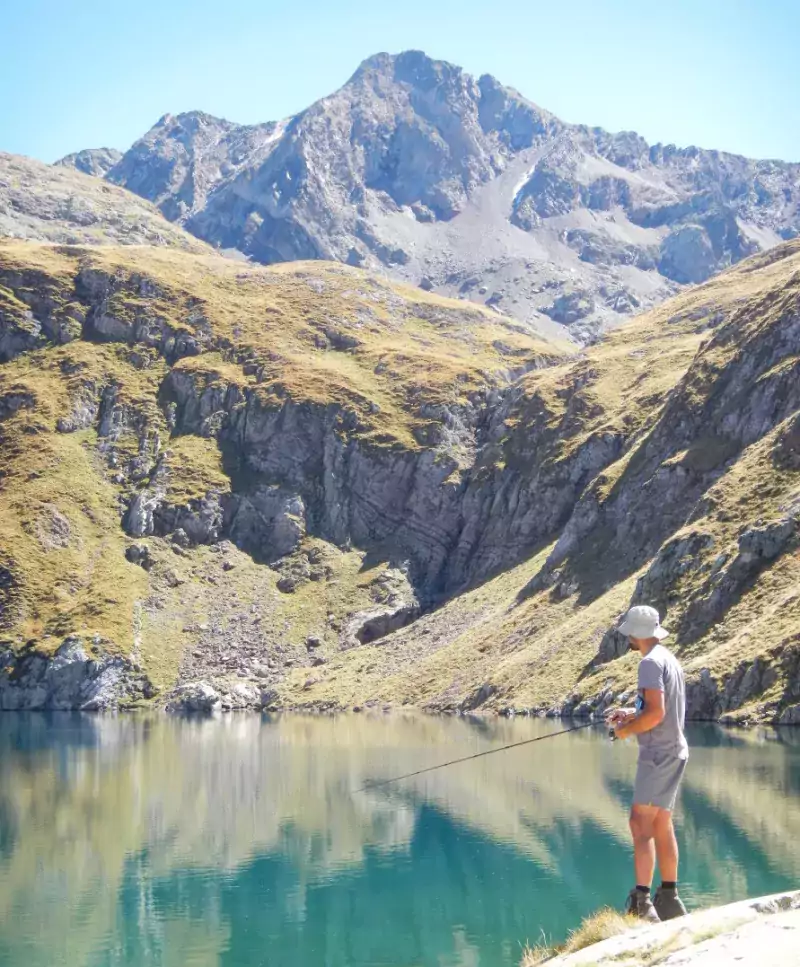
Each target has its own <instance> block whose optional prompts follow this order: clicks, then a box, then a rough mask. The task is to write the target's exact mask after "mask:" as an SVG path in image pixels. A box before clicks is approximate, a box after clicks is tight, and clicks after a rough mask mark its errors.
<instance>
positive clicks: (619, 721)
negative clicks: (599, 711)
mask: <svg viewBox="0 0 800 967" xmlns="http://www.w3.org/2000/svg"><path fill="white" fill-rule="evenodd" d="M635 718H636V709H635V708H612V709H609V711H608V712H606V722H607V724H608V725H610V726H611V727H612V728H613V729H615V730H616V729H619V728H621V727H622V726H623V725H625V723H626V722H630V721H631V720H632V719H635Z"/></svg>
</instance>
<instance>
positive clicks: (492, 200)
mask: <svg viewBox="0 0 800 967" xmlns="http://www.w3.org/2000/svg"><path fill="white" fill-rule="evenodd" d="M92 164H94V161H92ZM104 164H105V162H104ZM103 166H104V165H103ZM84 170H86V169H85V167H84ZM106 178H107V179H108V180H110V181H112V182H114V183H116V184H119V185H123V186H125V187H127V188H129V189H130V190H131V191H134V192H137V193H138V194H140V195H142V196H143V197H145V198H147V199H149V200H150V201H152V202H153V203H155V204H156V205H158V207H159V208H160V209H161V211H162V212H163V213H164V214H165V215H166V217H167V218H169V219H171V220H173V221H177V222H179V223H180V224H182V225H183V226H185V227H186V228H187V229H188V230H189V231H190V232H193V233H194V234H195V235H197V236H199V237H200V238H202V239H205V240H206V241H208V242H210V243H211V244H213V245H215V246H218V247H221V248H222V249H234V250H238V251H239V252H243V253H245V254H246V255H247V256H249V257H250V258H252V259H254V260H255V261H258V262H264V263H274V262H278V261H288V260H293V259H336V260H338V261H341V262H346V263H349V264H351V265H357V266H362V267H364V268H366V269H369V270H371V271H379V272H382V273H386V274H388V275H389V276H391V277H393V278H397V279H400V280H403V281H406V282H410V283H412V284H415V285H422V286H423V287H425V288H428V289H432V290H435V291H436V292H437V293H439V294H443V295H448V296H453V297H456V298H463V299H468V300H471V301H475V302H480V303H485V304H486V305H488V306H490V307H492V308H494V309H495V310H496V311H498V312H502V313H505V314H508V315H509V316H512V317H515V318H520V319H524V320H529V321H532V320H538V323H539V324H540V325H543V324H547V323H552V326H553V327H554V330H553V331H557V329H558V328H560V327H566V330H567V331H568V332H569V333H570V334H571V335H572V336H574V337H575V338H577V339H578V340H579V341H586V340H587V339H591V338H592V337H593V335H594V334H596V333H597V332H598V331H600V330H602V329H604V328H607V327H608V326H611V325H615V324H617V323H619V322H621V321H624V320H625V319H626V318H627V317H628V316H629V315H631V314H635V313H636V312H637V311H638V310H640V309H642V308H646V307H648V306H651V305H654V304H656V303H658V302H660V301H661V300H663V299H664V298H666V297H667V296H669V295H670V294H672V293H674V292H675V291H677V289H678V287H679V286H680V285H682V284H685V283H695V282H701V281H703V280H705V279H707V278H709V277H710V276H712V275H713V274H715V273H717V272H719V271H720V270H722V269H724V268H725V267H727V266H729V265H731V264H734V263H736V262H738V261H740V260H741V259H742V258H745V257H746V256H748V255H751V254H753V253H755V252H757V251H759V250H763V249H766V248H769V247H771V246H773V245H775V244H777V243H778V242H780V241H781V240H782V239H788V238H791V237H793V236H794V235H796V234H797V232H798V231H800V213H799V212H798V203H799V202H800V194H799V193H798V183H799V179H800V166H798V165H797V164H785V163H783V162H779V161H754V160H750V159H747V158H743V157H740V156H737V155H732V154H728V153H725V152H720V151H713V150H706V149H702V148H697V147H689V148H676V147H675V146H674V145H663V144H655V145H649V144H647V143H646V142H645V141H644V140H643V139H642V138H641V137H639V136H638V135H637V134H635V133H632V132H622V133H618V134H609V133H608V132H606V131H603V130H602V129H600V128H593V127H586V126H583V125H571V124H566V123H564V122H563V121H561V120H559V119H558V118H556V117H554V116H553V115H552V114H550V113H549V112H547V111H546V110H544V109H542V108H540V107H538V106H537V105H535V104H533V103H532V102H530V101H528V100H526V99H525V98H524V97H523V96H521V95H520V94H519V93H517V92H516V91H514V90H512V89H510V88H508V87H505V86H503V85H502V84H501V83H500V82H499V81H498V80H496V79H495V78H493V77H490V76H488V75H484V76H482V77H480V78H474V77H472V76H470V75H469V74H466V73H465V72H464V71H462V70H461V69H460V68H458V67H455V66H453V65H452V64H448V63H446V62H443V61H435V60H432V59H430V58H429V57H427V56H425V55H424V54H423V53H421V52H418V51H407V52H405V53H402V54H399V55H397V56H390V55H388V54H378V55H376V56H375V57H371V58H369V59H368V60H366V61H365V62H364V63H363V64H362V65H361V66H360V67H359V69H358V70H357V71H356V73H355V74H354V75H353V77H352V78H351V79H350V80H349V81H348V82H347V83H346V84H345V85H344V86H343V87H342V88H341V89H340V90H339V91H336V92H335V93H334V94H332V95H330V96H329V97H326V98H323V99H322V100H321V101H318V102H317V103H316V104H313V105H312V106H311V107H309V108H308V109H307V110H305V111H303V112H302V113H300V114H298V115H297V116H295V117H292V118H288V119H285V120H282V121H280V122H270V123H266V124H260V125H252V126H247V125H236V124H232V123H231V122H228V121H225V120H221V119H219V118H214V117H211V116H209V115H207V114H203V113H201V112H190V113H187V114H181V115H178V116H173V115H169V114H167V115H165V116H164V117H163V118H161V119H160V120H159V121H158V123H157V124H156V125H155V126H154V127H153V128H152V129H151V130H150V131H149V132H148V133H147V134H146V135H145V136H144V137H143V138H142V139H141V140H139V141H138V142H137V143H136V144H134V145H133V147H132V148H131V149H130V150H129V151H127V152H126V153H125V155H124V156H123V157H122V158H121V159H120V160H119V161H118V162H117V163H116V164H115V165H114V166H113V167H112V168H111V169H110V170H108V171H107V172H106Z"/></svg>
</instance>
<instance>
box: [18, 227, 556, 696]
mask: <svg viewBox="0 0 800 967" xmlns="http://www.w3.org/2000/svg"><path fill="white" fill-rule="evenodd" d="M81 272H84V273H85V272H90V273H92V274H93V275H94V276H98V275H99V276H101V277H102V278H104V279H111V280H113V286H112V288H111V294H110V295H109V296H108V298H106V300H105V302H104V311H105V313H106V314H107V315H109V316H113V318H114V319H116V320H117V321H118V322H120V323H121V324H129V323H133V322H135V321H136V320H141V319H142V318H146V319H148V320H151V321H153V324H154V325H158V326H165V327H168V328H169V330H170V331H172V332H173V333H176V334H180V333H186V334H189V335H192V336H193V337H196V338H197V339H198V342H199V344H200V347H201V349H205V350H206V351H204V352H201V354H200V355H197V356H191V357H187V358H184V359H182V360H180V361H179V362H177V363H176V364H175V366H176V368H177V369H184V370H193V371H195V372H196V373H197V374H198V376H199V377H200V378H202V379H203V380H205V381H206V382H209V383H215V382H219V383H220V384H224V385H236V386H240V387H247V388H249V389H251V390H253V391H255V392H257V393H258V394H259V395H261V396H262V397H263V398H264V400H265V401H267V402H269V403H272V404H274V405H280V402H281V401H282V400H284V399H286V398H287V397H288V398H292V399H295V400H299V401H304V400H310V401H313V402H316V403H321V404H324V405H336V406H338V407H340V408H341V409H342V410H344V411H345V412H351V413H353V414H354V415H355V419H354V425H355V429H354V430H353V433H354V434H356V435H359V436H361V437H362V438H364V439H367V440H371V441H372V443H373V444H374V445H375V446H378V447H381V446H385V447H390V448H393V447H403V448H419V446H420V444H419V443H418V442H417V441H418V438H419V437H420V436H421V435H423V434H424V431H425V429H426V428H427V427H428V426H429V425H430V423H431V422H432V418H431V417H430V416H423V415H422V414H421V412H420V411H421V408H422V406H423V405H424V404H426V403H427V404H434V405H435V404H437V403H441V402H446V403H454V402H459V401H461V402H463V401H466V400H467V399H469V398H470V397H471V396H472V395H473V394H475V393H476V392H478V393H480V392H483V391H485V390H486V389H488V388H491V387H493V386H503V385H504V384H506V383H507V381H508V379H509V376H510V375H512V374H513V372H514V371H515V370H517V369H518V368H519V367H524V366H526V365H532V364H534V363H536V362H538V361H541V360H544V359H549V358H554V357H558V356H562V355H566V354H568V353H569V352H571V351H572V350H571V349H570V347H569V346H567V345H557V344H553V343H552V342H548V341H546V340H543V339H541V338H539V337H538V336H537V335H536V334H535V333H534V332H532V331H531V330H529V329H526V328H524V327H522V326H520V325H519V324H517V323H514V322H510V321H507V320H505V319H504V318H503V317H500V316H498V315H497V314H495V313H491V312H488V311H484V310H479V309H475V308H473V307H467V306H465V305H463V304H461V303H458V302H454V301H452V300H446V299H441V298H438V297H435V296H431V295H428V294H426V293H423V292H421V291H418V290H413V289H405V288H403V287H401V286H394V285H391V284H388V283H384V282H377V281H376V280H374V279H372V278H370V277H369V276H367V275H366V274H365V273H361V272H357V271H355V270H350V269H347V268H344V267H342V266H339V265H333V264H324V263H309V264H300V265H281V266H277V267H275V268H270V269H263V268H251V267H248V266H242V265H240V264H237V263H232V262H229V261H227V260H224V259H221V258H219V257H217V256H214V255H209V256H199V257H198V256H189V255H186V254H183V253H175V252H172V251H170V250H168V249H155V248H145V247H128V248H124V249H115V248H103V249H94V250H87V249H79V248H54V247H51V246H43V245H34V244H23V243H18V242H17V243H14V242H6V243H2V244H0V286H2V288H0V299H1V300H2V302H0V313H2V315H3V317H4V318H5V320H6V321H7V322H8V321H12V322H13V324H15V325H17V326H23V327H24V326H31V325H32V319H31V312H30V311H29V310H28V307H29V306H32V307H33V309H34V314H35V316H36V317H37V318H41V317H42V315H44V314H46V315H47V316H48V317H49V318H50V319H51V320H52V321H53V322H54V324H55V325H60V326H61V328H62V331H63V328H64V326H63V323H64V320H67V322H69V323H70V324H72V328H71V329H70V334H71V335H72V336H73V337H78V338H75V339H74V341H71V342H69V343H67V344H66V345H60V346H53V345H52V344H48V342H47V340H45V339H44V338H43V337H42V338H41V339H40V340H39V341H40V344H41V346H42V348H40V349H37V350H36V351H33V352H30V353H28V354H25V355H21V356H19V357H17V359H15V360H14V361H12V362H9V363H7V364H5V365H4V366H2V367H1V368H0V414H2V412H3V402H2V401H4V400H5V401H8V400H12V401H13V399H15V398H16V399H23V400H24V403H23V405H21V406H19V407H18V408H13V407H6V412H5V415H4V417H3V418H2V419H0V441H1V442H2V454H3V457H2V476H0V566H4V567H5V568H6V569H7V570H8V571H9V572H10V573H11V575H12V578H13V582H12V585H11V588H10V590H9V591H8V592H7V594H6V598H5V600H4V601H3V602H2V603H3V610H2V619H0V620H2V622H3V628H4V629H5V633H6V636H7V638H8V640H11V641H12V642H15V643H16V644H17V645H19V644H21V643H23V642H31V643H33V644H35V645H36V646H37V647H39V648H44V649H45V650H47V649H52V648H53V647H55V646H57V644H58V643H59V642H60V640H61V639H62V638H63V636H64V635H66V634H68V633H81V634H85V635H96V636H99V637H100V638H101V639H102V642H99V644H100V645H101V647H103V648H105V649H111V650H114V649H121V650H123V651H124V652H125V653H130V652H132V653H133V654H134V655H135V656H136V657H137V658H138V659H140V660H141V662H142V664H143V665H144V667H145V669H146V670H147V671H148V673H149V674H150V676H151V677H152V678H153V680H154V681H155V683H156V684H157V685H159V686H161V687H168V686H169V685H170V684H171V683H172V682H174V680H175V678H176V676H177V674H178V668H179V665H180V662H181V660H182V656H184V655H185V654H186V652H187V650H188V649H191V648H192V646H193V643H194V641H195V638H196V636H195V635H194V634H192V633H191V632H188V633H187V632H186V631H185V630H184V629H185V628H187V627H189V628H191V627H194V626H197V625H199V624H203V623H204V622H206V621H207V620H208V618H209V614H223V619H222V621H223V625H224V623H225V621H227V620H229V618H230V619H231V620H233V619H234V618H238V617H239V614H238V613H237V614H234V611H235V609H237V608H238V609H239V612H241V611H242V610H243V609H247V610H248V611H249V610H250V609H256V610H257V611H258V612H259V614H263V615H264V616H265V617H266V618H267V621H265V626H267V625H268V627H269V631H268V633H267V635H266V639H265V640H266V642H267V645H268V647H269V648H271V649H273V650H274V649H275V648H278V649H281V650H283V649H286V654H287V655H288V654H290V653H293V650H295V649H298V648H300V646H301V645H302V643H303V641H304V639H305V636H306V635H307V634H309V633H311V632H312V631H315V632H318V633H322V634H323V637H324V635H325V632H326V629H327V622H328V617H329V615H333V616H334V617H335V619H337V620H339V619H344V618H345V617H346V616H347V615H348V614H350V613H352V612H353V611H358V610H361V609H363V608H366V607H369V606H370V605H372V606H374V599H373V595H372V594H371V592H370V590H369V589H370V586H371V585H372V584H373V583H374V582H375V579H376V578H377V577H378V576H379V575H380V573H381V572H382V571H383V569H384V566H383V565H380V566H376V565H372V564H365V563H364V560H363V557H364V555H363V553H361V552H358V551H338V550H336V549H334V548H329V547H327V546H326V547H325V548H324V556H325V561H326V567H327V569H328V571H329V572H330V574H329V575H328V577H329V579H326V580H324V581H321V582H319V583H316V584H311V585H308V586H307V587H305V588H304V589H302V590H301V591H300V592H299V593H298V594H296V595H292V596H286V595H282V594H280V593H278V592H277V591H276V590H275V585H276V582H277V580H278V577H279V575H278V574H276V573H275V572H274V571H272V570H270V569H268V568H265V567H262V566H259V565H256V564H254V563H253V562H252V561H251V560H250V559H249V558H248V557H247V556H246V555H244V554H239V552H236V551H234V552H232V553H233V556H234V560H235V563H236V565H237V566H236V568H235V569H231V570H230V571H229V572H223V571H221V570H220V567H219V560H218V559H217V558H216V557H215V555H213V554H211V553H210V552H209V550H208V549H206V548H197V549H195V550H193V551H191V552H188V559H186V560H183V559H178V560H176V559H175V557H174V555H173V554H172V553H171V552H170V551H169V550H168V549H166V545H164V542H161V541H159V540H157V539H154V540H152V541H151V542H150V543H151V549H152V552H153V555H154V559H155V565H154V567H153V569H152V571H151V572H150V573H149V574H147V573H145V572H144V571H143V570H142V569H141V568H139V567H137V566H134V565H132V564H129V563H128V562H127V561H126V560H125V557H124V551H125V548H126V546H128V544H130V543H131V541H130V540H129V539H128V538H127V537H126V535H125V534H124V533H123V531H122V528H121V526H120V521H121V516H122V513H123V510H124V502H123V501H124V497H125V494H126V493H128V492H129V491H130V468H131V467H132V466H133V465H134V464H135V463H136V461H137V459H140V458H142V455H143V454H144V458H147V457H148V456H150V457H152V456H153V453H152V451H153V448H154V447H156V443H154V438H155V437H156V436H157V438H158V442H157V446H158V448H160V449H159V451H158V452H159V455H160V457H161V459H162V460H163V462H164V465H165V467H166V468H167V474H166V489H167V496H168V498H169V499H170V500H171V501H173V502H174V503H176V504H180V503H182V502H188V501H189V500H191V499H193V498H197V497H200V496H202V495H203V494H205V493H207V492H208V491H209V490H214V489H215V488H216V489H222V490H224V489H227V488H228V487H229V486H230V481H229V480H228V478H227V477H226V475H225V472H224V469H223V465H222V459H221V455H220V452H219V449H218V447H217V445H216V441H215V440H214V439H213V438H201V437H194V436H178V437H174V438H170V431H169V428H168V425H167V422H166V420H165V417H164V414H163V412H162V410H161V408H160V407H159V405H158V400H157V396H158V389H159V385H160V384H161V382H162V380H163V379H164V377H165V375H166V374H167V373H168V371H169V365H168V363H167V362H166V361H165V360H164V359H163V358H162V357H161V356H160V355H159V354H158V352H157V351H156V349H154V348H152V347H150V348H148V347H144V346H142V345H141V344H139V345H135V346H134V345H127V344H125V343H98V342H96V341H87V340H84V339H81V338H79V336H80V331H81V326H80V324H78V325H77V329H76V328H75V320H80V321H83V320H85V318H86V316H87V309H88V306H87V301H86V300H87V297H86V295H85V294H81V292H80V291H79V289H80V287H79V286H78V287H77V288H76V278H77V277H78V275H79V274H80V273H81ZM335 346H339V347H342V348H340V349H336V348H334V347H335ZM109 390H113V394H114V398H115V404H114V406H115V412H117V413H121V414H123V418H122V420H121V421H119V423H118V425H117V426H116V427H115V428H114V430H113V431H112V433H111V435H107V436H105V437H103V438H101V437H99V436H98V427H97V422H98V416H97V412H96V410H97V407H98V405H99V403H100V402H101V399H102V396H103V393H104V391H105V392H108V391H109ZM87 406H88V407H94V415H93V416H92V418H91V419H90V420H89V421H88V423H89V425H88V427H87V428H85V429H80V430H78V431H77V432H59V430H58V422H59V420H63V419H64V418H68V417H70V416H71V415H73V414H75V413H77V414H80V412H81V408H82V407H83V408H85V407H87ZM64 521H66V524H65V523H64ZM162 545H163V546H162ZM309 545H313V540H310V542H309ZM176 569H177V576H178V579H179V581H180V582H182V583H180V584H178V585H177V586H172V583H173V582H174V573H175V571H176ZM226 608H227V611H226ZM298 676H299V678H300V684H301V685H302V684H303V683H304V682H305V677H304V673H302V672H300V673H298Z"/></svg>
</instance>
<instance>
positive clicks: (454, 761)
mask: <svg viewBox="0 0 800 967" xmlns="http://www.w3.org/2000/svg"><path fill="white" fill-rule="evenodd" d="M592 725H597V723H596V722H584V723H582V724H581V725H573V726H572V728H570V729H561V731H560V732H550V733H549V734H548V735H537V736H536V738H535V739H523V740H522V741H521V742H512V743H511V745H502V746H500V748H499V749H486V750H485V751H484V752H476V753H475V754H474V755H465V756H464V757H463V758H461V759H451V760H450V762H442V763H440V764H439V765H438V766H428V768H427V769H417V771H416V772H408V773H406V775H404V776H395V777H394V779H379V780H378V781H377V782H368V783H367V784H366V785H365V786H362V787H361V788H360V789H356V792H366V791H367V790H368V789H377V788H378V787H379V786H388V785H389V783H391V782H400V780H401V779H411V778H413V777H414V776H421V775H423V773H425V772H435V771H436V770H437V769H444V768H446V767H447V766H455V765H458V763H459V762H469V761H470V760H471V759H480V758H481V756H484V755H493V754H494V753H495V752H506V751H507V750H508V749H516V748H519V746H521V745H530V744H531V743H532V742H543V741H544V740H545V739H554V738H555V737H556V736H557V735H566V734H567V733H568V732H579V731H580V730H581V729H588V728H589V727H590V726H592Z"/></svg>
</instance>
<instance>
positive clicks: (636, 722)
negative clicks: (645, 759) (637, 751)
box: [612, 688, 665, 739]
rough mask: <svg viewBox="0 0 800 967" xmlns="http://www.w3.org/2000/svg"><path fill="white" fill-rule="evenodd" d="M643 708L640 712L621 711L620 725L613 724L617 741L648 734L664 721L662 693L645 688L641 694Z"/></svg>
mask: <svg viewBox="0 0 800 967" xmlns="http://www.w3.org/2000/svg"><path fill="white" fill-rule="evenodd" d="M643 695H644V708H643V709H642V711H641V712H636V711H635V710H633V715H630V714H629V713H630V711H631V710H630V709H622V712H623V713H624V716H623V717H622V719H621V721H620V724H619V725H616V724H613V723H612V725H613V728H614V734H615V735H616V737H617V738H618V739H627V738H628V737H629V736H631V735H641V733H642V732H649V731H650V729H654V728H655V727H656V726H657V725H659V724H660V723H661V722H662V721H663V720H664V714H665V708H664V693H663V692H662V691H659V690H658V689H655V688H646V689H644V692H643Z"/></svg>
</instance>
